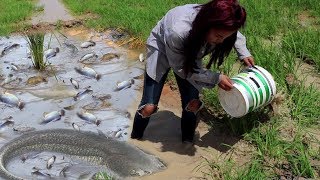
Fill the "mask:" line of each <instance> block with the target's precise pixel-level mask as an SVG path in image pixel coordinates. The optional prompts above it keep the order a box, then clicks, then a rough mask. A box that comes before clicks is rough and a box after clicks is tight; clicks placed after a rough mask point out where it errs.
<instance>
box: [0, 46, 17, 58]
mask: <svg viewBox="0 0 320 180" xmlns="http://www.w3.org/2000/svg"><path fill="white" fill-rule="evenodd" d="M19 46H20V45H19V44H16V43H14V44H11V45H9V46H6V47H5V48H4V49H3V50H2V51H1V55H0V57H2V56H4V55H6V54H7V53H8V52H9V51H10V50H12V49H15V48H18V47H19Z"/></svg>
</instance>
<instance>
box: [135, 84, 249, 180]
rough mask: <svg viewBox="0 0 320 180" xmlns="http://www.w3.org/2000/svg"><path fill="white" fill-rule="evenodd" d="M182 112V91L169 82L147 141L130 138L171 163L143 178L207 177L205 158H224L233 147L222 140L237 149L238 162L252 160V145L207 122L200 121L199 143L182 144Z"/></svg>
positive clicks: (197, 134) (149, 130)
mask: <svg viewBox="0 0 320 180" xmlns="http://www.w3.org/2000/svg"><path fill="white" fill-rule="evenodd" d="M141 95H142V93H141V92H140V93H139V96H138V97H137V100H136V102H135V103H133V104H132V106H131V108H130V110H129V112H130V113H132V114H134V113H135V111H136V108H137V107H138V104H139V101H140V99H141ZM180 115H181V103H180V95H179V92H178V91H173V90H171V88H170V87H169V86H168V85H165V87H164V89H163V91H162V95H161V99H160V103H159V111H158V113H156V114H154V115H153V116H152V117H151V119H150V123H149V125H148V127H147V129H146V131H145V134H144V138H143V140H142V141H139V140H132V139H130V140H129V143H131V144H134V145H136V146H137V147H139V148H141V149H143V150H144V151H146V152H149V153H151V154H154V155H155V156H157V157H159V158H160V159H161V160H162V161H164V163H165V164H166V165H167V169H166V170H164V171H162V172H158V173H155V174H152V175H149V176H144V177H142V178H139V179H204V177H203V174H202V171H206V170H207V169H208V167H204V168H201V169H199V168H198V167H199V166H201V165H204V164H205V163H204V162H205V159H204V158H209V159H212V158H213V159H219V161H220V160H222V161H223V160H224V158H225V157H226V156H227V155H228V152H229V151H230V148H228V147H226V146H223V145H221V144H222V143H224V144H229V145H232V146H233V147H234V149H236V151H235V152H236V153H235V154H236V158H235V160H236V161H237V163H240V164H244V163H245V162H248V160H249V159H250V153H248V150H249V149H250V148H251V147H250V146H249V145H247V144H246V143H245V142H244V141H242V140H241V139H239V138H238V137H233V136H231V135H228V134H225V133H223V132H221V131H219V129H209V126H208V125H207V124H206V123H204V122H203V121H200V122H199V125H198V127H197V130H196V136H195V139H196V142H195V146H194V147H190V146H186V145H184V144H182V143H181V140H180V139H181V132H180ZM132 123H133V117H132V121H131V124H132ZM131 127H132V126H131ZM240 149H241V151H240ZM244 151H246V153H244ZM249 152H250V150H249Z"/></svg>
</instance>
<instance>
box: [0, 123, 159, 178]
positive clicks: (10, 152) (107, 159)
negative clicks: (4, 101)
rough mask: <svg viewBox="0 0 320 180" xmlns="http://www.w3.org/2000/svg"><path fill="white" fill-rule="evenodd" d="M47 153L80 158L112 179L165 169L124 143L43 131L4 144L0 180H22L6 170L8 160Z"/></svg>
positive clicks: (92, 135) (83, 134)
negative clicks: (30, 153)
mask: <svg viewBox="0 0 320 180" xmlns="http://www.w3.org/2000/svg"><path fill="white" fill-rule="evenodd" d="M30 151H31V152H32V151H33V152H36V151H50V152H58V153H63V154H69V155H74V156H79V157H83V158H84V159H86V158H87V159H88V160H90V161H91V162H92V163H95V164H97V165H101V166H102V168H104V169H105V170H104V171H107V172H111V174H110V175H111V176H113V177H114V178H116V179H125V178H131V179H132V178H133V177H132V176H134V175H135V172H138V171H142V172H145V173H143V174H141V175H146V174H150V173H151V172H158V171H160V170H163V169H164V168H165V165H164V164H163V163H162V162H161V161H160V160H159V159H158V158H156V157H155V156H153V155H150V154H147V153H145V152H143V151H142V150H141V149H139V148H137V147H135V146H133V145H130V144H128V143H125V142H120V141H117V140H114V139H112V138H107V137H105V136H99V135H97V134H95V133H90V132H82V131H80V132H79V131H75V130H72V129H69V130H67V129H52V130H50V129H47V130H43V131H34V132H30V133H26V134H23V135H21V136H20V137H18V138H16V139H14V140H12V141H10V142H9V143H7V144H5V145H4V146H2V147H1V149H0V177H1V178H2V179H10V180H22V179H25V178H23V177H19V176H17V175H14V174H13V173H11V172H10V171H8V170H7V169H6V167H7V165H8V163H9V162H10V160H11V159H13V158H15V157H16V156H20V155H21V154H24V153H27V152H30Z"/></svg>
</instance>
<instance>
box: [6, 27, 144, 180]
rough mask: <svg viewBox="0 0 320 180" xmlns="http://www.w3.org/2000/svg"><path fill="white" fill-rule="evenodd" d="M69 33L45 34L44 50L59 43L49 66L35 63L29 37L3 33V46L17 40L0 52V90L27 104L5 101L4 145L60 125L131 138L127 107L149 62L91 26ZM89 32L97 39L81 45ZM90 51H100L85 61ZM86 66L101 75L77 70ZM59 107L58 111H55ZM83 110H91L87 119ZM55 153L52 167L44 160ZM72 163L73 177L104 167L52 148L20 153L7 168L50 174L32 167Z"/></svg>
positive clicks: (55, 173)
mask: <svg viewBox="0 0 320 180" xmlns="http://www.w3.org/2000/svg"><path fill="white" fill-rule="evenodd" d="M68 34H70V33H68V32H64V33H58V32H53V33H48V34H46V35H45V41H44V46H45V48H44V50H47V49H48V48H59V52H58V53H57V54H56V56H53V57H51V58H48V59H47V62H48V63H49V65H48V67H47V70H46V71H44V72H39V71H36V70H34V68H33V67H32V61H31V57H30V50H29V48H28V47H29V46H28V43H27V41H26V38H25V37H23V36H17V35H16V36H10V37H9V38H6V37H1V39H0V50H1V52H3V50H4V49H5V48H6V47H8V46H11V45H13V44H17V45H16V46H14V48H12V49H10V50H9V51H5V53H3V54H2V55H1V57H0V84H1V86H0V93H1V94H2V95H3V94H5V93H10V94H13V95H15V96H16V97H18V98H19V100H20V101H21V102H23V104H24V106H21V107H22V108H21V109H19V108H18V107H15V106H12V105H9V104H6V103H3V102H0V123H1V125H0V131H1V132H0V146H3V144H5V143H7V142H9V141H10V140H12V139H13V138H15V137H18V136H20V135H21V134H23V133H25V132H30V131H36V130H45V129H55V128H59V129H61V128H62V129H74V130H75V131H78V130H80V131H91V132H94V133H97V134H98V133H100V134H101V133H103V134H104V135H106V136H109V137H112V138H115V139H118V140H120V141H126V140H127V139H128V135H129V132H128V131H129V130H128V127H129V124H130V122H129V121H130V117H131V115H130V113H129V112H128V111H127V109H128V107H129V106H130V105H131V103H132V102H133V101H134V100H135V99H136V98H135V97H136V93H137V91H138V90H137V87H139V86H141V83H142V79H138V78H136V79H135V77H139V76H141V75H142V74H143V67H144V65H143V64H142V63H141V62H140V61H139V60H138V57H132V56H130V57H129V56H127V51H126V50H125V49H121V48H119V47H112V46H109V45H107V43H106V42H107V41H108V42H110V39H107V37H109V36H108V35H103V34H101V33H95V32H89V33H88V36H86V38H84V36H83V33H81V34H79V33H78V34H76V35H73V36H69V35H68ZM89 38H90V39H94V42H95V45H93V46H89V47H87V48H81V44H82V43H83V42H85V41H87V40H89ZM71 45H72V46H71ZM70 47H72V48H70ZM90 53H95V56H94V57H93V58H91V59H89V60H84V61H80V59H81V58H83V57H84V56H85V55H87V54H90ZM103 57H104V58H103ZM45 59H46V58H45ZM83 67H89V68H91V69H93V70H94V71H96V73H97V74H99V76H101V78H100V79H99V80H97V79H96V78H94V77H93V78H91V77H87V76H85V75H83V74H80V73H79V72H76V70H75V68H80V69H81V68H83ZM71 78H72V79H73V82H77V83H78V85H79V88H78V89H77V87H75V86H74V85H73V84H72V83H71V81H70V79H71ZM131 79H133V81H130V82H133V84H132V85H131V86H127V87H125V88H123V89H120V90H119V89H118V90H116V87H117V83H119V82H123V81H128V80H131ZM74 84H75V83H74ZM54 111H56V113H52V112H54ZM62 112H63V113H62ZM50 114H51V115H52V114H53V116H54V117H55V118H53V120H50V117H49V115H50ZM83 114H86V115H88V114H89V115H90V116H87V119H86V117H85V118H83V116H84V115H83ZM81 115H82V116H81ZM48 118H49V119H48ZM88 118H89V119H88ZM90 118H91V119H90ZM92 118H93V119H92ZM97 122H99V123H97ZM53 155H55V156H56V158H57V160H58V163H55V165H54V168H52V169H50V170H48V169H46V168H45V166H46V163H47V160H48V159H49V158H50V157H52V156H53ZM67 165H69V166H72V168H71V169H70V171H68V173H67V176H66V178H68V179H77V178H79V175H82V174H84V175H83V176H85V175H87V176H88V177H90V175H91V176H92V175H93V173H95V172H98V171H99V168H96V167H94V166H90V165H89V164H88V163H84V161H81V160H79V159H77V160H74V159H73V158H72V157H68V156H67V155H63V154H58V153H50V152H42V153H40V154H36V155H34V156H32V158H30V159H28V160H26V161H24V162H23V161H22V160H21V157H16V158H15V159H13V160H12V161H11V162H10V163H9V166H8V169H9V170H10V171H11V172H19V174H17V175H20V176H22V177H26V178H30V177H37V176H39V177H40V176H41V177H44V178H45V177H46V176H45V175H43V174H42V175H41V174H38V175H37V173H31V172H34V171H35V169H32V168H38V172H41V173H45V174H50V176H52V177H55V176H59V173H61V170H62V169H63V168H64V167H65V166H67ZM91 170H92V171H91ZM88 172H92V173H89V174H88ZM60 177H61V176H60Z"/></svg>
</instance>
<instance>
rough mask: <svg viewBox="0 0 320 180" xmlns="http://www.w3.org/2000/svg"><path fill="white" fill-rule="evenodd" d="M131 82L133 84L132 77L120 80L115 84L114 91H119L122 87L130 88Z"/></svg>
mask: <svg viewBox="0 0 320 180" xmlns="http://www.w3.org/2000/svg"><path fill="white" fill-rule="evenodd" d="M132 84H134V80H133V79H130V80H127V81H122V82H120V83H118V84H117V87H116V89H115V90H116V91H120V90H122V89H127V88H130V87H131V85H132Z"/></svg>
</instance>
